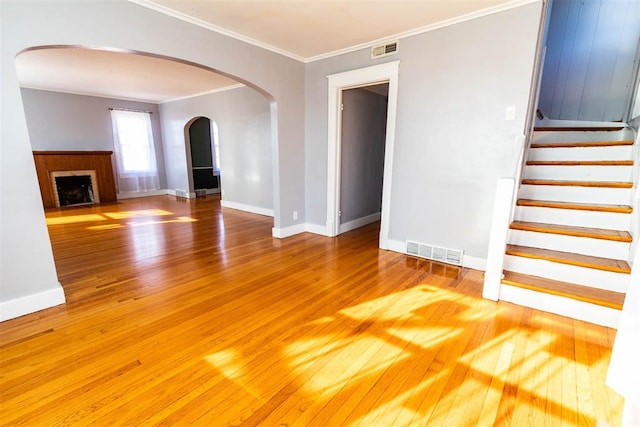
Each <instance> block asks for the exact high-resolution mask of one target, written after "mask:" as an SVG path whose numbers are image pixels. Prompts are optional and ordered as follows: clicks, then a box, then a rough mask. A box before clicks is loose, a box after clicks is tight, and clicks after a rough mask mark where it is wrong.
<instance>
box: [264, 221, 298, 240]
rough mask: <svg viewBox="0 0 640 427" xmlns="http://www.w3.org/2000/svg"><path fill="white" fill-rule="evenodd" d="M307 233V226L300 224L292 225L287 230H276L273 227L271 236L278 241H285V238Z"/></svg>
mask: <svg viewBox="0 0 640 427" xmlns="http://www.w3.org/2000/svg"><path fill="white" fill-rule="evenodd" d="M305 231H306V224H304V223H300V224H296V225H291V226H289V227H285V228H276V227H273V228H272V229H271V235H272V236H273V237H276V238H278V239H284V238H285V237H289V236H293V235H296V234H300V233H304V232H305Z"/></svg>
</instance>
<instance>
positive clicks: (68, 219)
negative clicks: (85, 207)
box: [47, 214, 107, 225]
mask: <svg viewBox="0 0 640 427" xmlns="http://www.w3.org/2000/svg"><path fill="white" fill-rule="evenodd" d="M106 220H107V218H105V217H104V216H102V215H100V214H86V215H71V216H63V217H55V218H53V217H52V218H47V225H62V224H75V223H77V222H91V221H106Z"/></svg>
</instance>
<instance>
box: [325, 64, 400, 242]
mask: <svg viewBox="0 0 640 427" xmlns="http://www.w3.org/2000/svg"><path fill="white" fill-rule="evenodd" d="M399 65H400V61H393V62H387V63H384V64H380V65H374V66H371V67H366V68H360V69H357V70H351V71H345V72H342V73H337V74H331V75H328V76H327V79H329V92H328V102H327V105H328V116H327V135H328V141H327V142H328V144H327V145H328V156H327V159H328V160H327V223H326V233H327V235H328V236H330V237H335V236H337V235H338V234H339V227H340V217H339V206H340V180H341V176H340V165H341V146H342V141H341V138H342V114H341V111H342V109H341V105H342V91H343V90H345V89H353V88H356V87H362V86H370V85H374V84H379V83H389V95H388V105H387V132H386V136H385V152H384V172H383V178H382V179H383V181H382V208H381V212H380V214H381V218H380V242H379V246H380V248H382V249H389V215H390V210H391V177H392V176H393V174H392V167H393V152H394V143H395V129H396V108H397V99H398V71H399Z"/></svg>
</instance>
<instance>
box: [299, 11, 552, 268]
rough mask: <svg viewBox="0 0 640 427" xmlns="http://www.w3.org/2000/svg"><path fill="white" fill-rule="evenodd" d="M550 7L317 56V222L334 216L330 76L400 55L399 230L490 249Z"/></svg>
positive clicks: (310, 103) (313, 127) (312, 129)
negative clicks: (374, 51)
mask: <svg viewBox="0 0 640 427" xmlns="http://www.w3.org/2000/svg"><path fill="white" fill-rule="evenodd" d="M540 14H541V3H539V2H536V3H531V4H528V5H525V6H521V7H518V8H515V9H511V10H507V11H503V12H500V13H496V14H493V15H489V16H486V17H482V18H478V19H474V20H472V21H468V22H463V23H459V24H456V25H452V26H449V27H446V28H442V29H438V30H435V31H431V32H428V33H424V34H421V35H417V36H414V37H410V38H407V39H403V40H401V42H400V49H399V53H398V55H394V56H390V57H386V58H383V59H380V60H371V59H370V51H369V49H362V50H360V51H357V52H353V53H350V54H345V55H341V56H338V57H334V58H329V59H326V60H321V61H317V62H313V63H310V64H308V65H307V85H306V98H307V110H306V113H307V114H306V182H307V205H306V206H307V208H306V210H307V213H306V214H307V222H309V223H311V224H316V225H319V226H324V224H325V223H326V191H327V189H326V182H327V160H326V159H327V82H326V76H327V75H329V74H333V73H338V72H342V71H347V70H353V69H358V68H362V67H366V66H370V65H374V64H378V63H382V62H386V61H395V60H400V74H399V82H398V110H397V120H396V134H395V153H394V164H393V179H392V188H391V193H392V194H391V207H390V215H389V221H390V226H389V227H390V228H389V238H390V239H391V240H395V241H399V242H404V241H405V240H407V239H409V240H415V241H418V242H424V243H431V244H435V245H442V246H447V247H451V248H457V249H463V250H464V251H465V252H466V254H468V255H471V256H475V257H479V258H486V255H487V248H488V242H489V232H490V224H491V215H492V207H493V198H494V192H495V185H496V180H497V179H498V178H500V177H504V176H508V175H509V174H510V173H511V171H510V168H511V165H510V163H511V160H512V156H513V145H514V141H515V138H516V137H517V136H518V135H521V134H522V133H523V132H524V126H525V113H526V108H527V103H528V99H529V90H530V86H531V79H532V70H533V63H534V58H535V56H536V43H537V35H538V27H539V23H540ZM507 106H515V107H516V117H515V120H513V121H505V119H504V118H505V108H506V107H507Z"/></svg>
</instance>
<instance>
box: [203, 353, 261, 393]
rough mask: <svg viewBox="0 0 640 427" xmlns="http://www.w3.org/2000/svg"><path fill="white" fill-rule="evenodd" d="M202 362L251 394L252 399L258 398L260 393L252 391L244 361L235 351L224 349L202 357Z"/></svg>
mask: <svg viewBox="0 0 640 427" xmlns="http://www.w3.org/2000/svg"><path fill="white" fill-rule="evenodd" d="M204 360H206V361H207V362H209V363H210V364H211V365H212V366H214V367H215V368H216V369H217V370H218V371H220V373H221V374H222V375H224V376H225V378H227V379H228V380H231V381H233V382H235V383H236V384H238V386H239V387H241V388H242V389H243V391H245V392H247V393H249V394H251V395H252V396H253V397H255V398H258V397H259V396H260V393H259V392H258V391H256V390H253V389H252V388H251V387H250V385H249V384H248V381H247V380H246V377H247V369H246V363H245V359H244V358H243V357H242V354H240V353H239V352H238V351H237V350H234V349H225V350H221V351H218V352H216V353H213V354H209V355H207V356H205V357H204Z"/></svg>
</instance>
